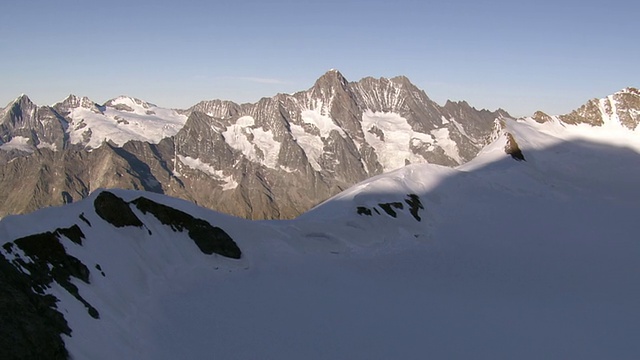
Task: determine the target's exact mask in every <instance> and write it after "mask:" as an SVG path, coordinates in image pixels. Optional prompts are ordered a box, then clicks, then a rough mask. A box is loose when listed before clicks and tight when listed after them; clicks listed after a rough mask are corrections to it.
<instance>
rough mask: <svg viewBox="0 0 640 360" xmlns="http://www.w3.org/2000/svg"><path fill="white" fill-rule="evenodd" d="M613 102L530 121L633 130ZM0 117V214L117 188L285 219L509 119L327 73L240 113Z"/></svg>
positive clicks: (399, 83) (208, 104) (469, 154)
mask: <svg viewBox="0 0 640 360" xmlns="http://www.w3.org/2000/svg"><path fill="white" fill-rule="evenodd" d="M612 96H613V97H612V98H611V99H609V100H606V101H605V102H599V100H598V101H596V100H593V101H591V102H590V103H589V104H590V105H589V104H587V105H585V109H583V110H580V109H578V110H576V111H577V115H572V114H569V115H566V116H560V117H551V116H549V115H546V114H542V113H540V114H537V115H536V118H540V119H555V120H554V121H560V122H563V123H567V124H574V123H589V124H599V123H602V122H603V121H604V120H602V119H604V117H603V116H605V115H604V114H605V113H606V114H613V112H615V114H616V117H615V119H619V120H620V122H621V123H623V124H628V127H633V126H634V124H637V107H636V105H637V103H636V102H635V99H636V97H637V90H634V89H631V88H630V89H626V90H625V91H622V92H620V93H619V94H616V95H612ZM607 104H608V105H607ZM613 105H615V108H614V107H613ZM601 109H602V111H600V110H601ZM603 111H604V112H603ZM0 116H1V119H2V120H1V122H0V139H1V140H2V144H1V145H0V185H1V187H0V200H1V201H0V204H2V205H0V216H5V215H7V214H15V213H23V212H29V211H33V210H35V209H37V208H40V207H43V206H49V205H59V204H63V203H67V202H73V201H77V200H79V199H82V198H84V197H86V196H88V195H89V194H90V193H91V192H92V191H93V190H95V189H97V188H101V187H103V188H111V187H119V188H127V189H143V190H148V191H153V192H158V193H163V194H167V195H171V196H176V197H180V198H183V199H187V200H190V201H194V202H197V203H198V204H200V205H203V206H206V207H209V208H212V209H216V210H219V211H222V212H225V213H228V214H233V215H238V216H241V217H246V218H252V219H271V218H279V219H282V218H292V217H295V216H297V215H299V214H301V213H303V212H304V211H306V210H308V209H309V208H311V207H313V206H314V205H316V204H318V203H319V202H321V201H323V200H325V199H327V198H329V197H330V196H332V195H335V194H337V193H338V192H340V191H341V190H343V189H345V188H348V187H349V186H351V185H353V184H355V183H357V182H359V181H362V180H364V179H367V178H370V177H372V176H375V175H379V174H382V173H385V172H389V171H393V170H396V169H399V168H401V167H404V166H406V165H408V164H417V163H431V164H439V165H445V166H459V165H461V164H464V163H466V162H468V161H470V160H472V159H474V158H475V157H476V156H477V154H478V153H479V152H480V151H481V150H482V149H483V148H485V147H486V146H487V145H488V144H489V143H491V141H492V140H494V139H495V138H496V136H498V134H499V133H500V129H502V128H503V126H504V123H505V122H506V121H508V120H509V119H511V116H510V115H509V114H508V113H506V112H505V111H503V110H497V111H489V110H478V109H476V108H474V107H472V106H471V105H469V104H468V103H466V102H447V103H446V104H445V105H444V106H440V105H438V104H437V103H435V102H434V101H432V100H431V99H430V98H429V97H428V96H427V94H426V93H425V92H424V91H422V90H421V89H419V88H417V87H416V86H415V85H414V84H412V83H411V81H410V80H409V79H408V78H406V77H403V76H399V77H394V78H391V79H387V78H373V77H367V78H364V79H361V80H360V81H357V82H349V81H348V80H347V79H345V77H344V76H343V75H342V74H341V73H340V72H339V71H336V70H330V71H328V72H327V73H325V74H324V75H322V76H321V77H320V78H319V79H318V80H317V81H316V82H315V84H314V85H313V86H312V87H311V88H309V89H307V90H303V91H299V92H297V93H295V94H291V95H288V94H278V95H275V96H273V97H266V98H263V99H261V100H260V101H258V102H256V103H249V104H236V103H234V102H231V101H224V100H210V101H201V102H199V103H197V104H196V105H194V106H193V107H191V108H189V109H184V110H172V109H165V108H162V107H159V106H156V105H153V104H150V103H147V102H145V101H143V100H140V99H135V98H130V97H126V96H121V97H118V98H115V99H112V100H109V101H107V102H106V103H104V104H102V105H99V104H96V103H95V102H93V101H91V100H90V99H88V98H80V97H76V96H70V97H68V98H67V99H65V100H64V101H62V102H60V103H58V104H55V105H54V106H52V107H48V106H43V107H37V106H36V105H34V104H32V103H31V102H30V101H27V100H26V99H25V100H21V101H16V102H13V103H11V104H9V105H8V106H7V107H6V108H5V109H3V110H2V111H1V112H0ZM612 116H613V115H611V116H609V118H607V119H614V117H612ZM598 119H600V120H598ZM25 179H28V181H25ZM52 184H55V185H52Z"/></svg>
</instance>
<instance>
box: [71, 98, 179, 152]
mask: <svg viewBox="0 0 640 360" xmlns="http://www.w3.org/2000/svg"><path fill="white" fill-rule="evenodd" d="M112 104H113V105H118V104H121V105H126V106H127V107H129V108H131V109H132V110H133V111H128V110H118V109H116V108H114V107H111V106H106V107H104V111H102V112H98V111H96V110H95V109H94V108H86V107H77V108H73V109H71V112H70V114H69V118H70V119H71V122H70V124H69V127H68V130H67V131H68V132H69V139H70V141H71V143H73V144H83V145H85V146H87V147H89V148H97V147H99V146H100V145H101V144H102V143H103V142H104V141H112V142H114V143H115V144H117V145H119V146H121V145H124V144H125V143H126V142H127V141H130V140H139V141H147V142H149V143H153V144H156V143H158V142H160V140H162V139H163V138H166V137H170V136H173V135H175V134H177V133H178V131H179V130H180V129H181V128H182V127H183V126H184V124H185V122H186V121H187V117H186V116H185V115H181V114H179V113H177V112H176V111H175V110H171V109H164V108H160V107H157V106H154V105H150V104H146V103H143V104H145V105H146V106H143V105H142V104H139V103H137V102H136V101H135V100H133V99H130V98H126V97H120V98H118V99H114V100H112Z"/></svg>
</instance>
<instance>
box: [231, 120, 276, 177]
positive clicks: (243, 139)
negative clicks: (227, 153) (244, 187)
mask: <svg viewBox="0 0 640 360" xmlns="http://www.w3.org/2000/svg"><path fill="white" fill-rule="evenodd" d="M222 136H224V138H225V140H226V142H227V144H229V146H231V147H232V148H234V149H236V150H238V151H240V152H242V154H243V155H244V156H246V157H247V159H249V160H251V161H254V162H260V163H263V164H264V165H265V166H266V167H269V168H272V169H275V168H276V167H277V164H278V156H279V154H280V146H281V145H282V144H281V143H280V142H279V141H277V140H276V139H275V138H274V136H273V131H271V130H268V131H265V130H264V129H263V128H256V127H255V119H254V118H252V117H251V116H242V117H240V118H239V119H238V120H237V121H236V123H235V124H233V125H230V126H229V127H228V128H227V130H226V131H224V132H223V133H222ZM248 136H251V137H252V138H253V140H252V141H250V140H249V137H248Z"/></svg>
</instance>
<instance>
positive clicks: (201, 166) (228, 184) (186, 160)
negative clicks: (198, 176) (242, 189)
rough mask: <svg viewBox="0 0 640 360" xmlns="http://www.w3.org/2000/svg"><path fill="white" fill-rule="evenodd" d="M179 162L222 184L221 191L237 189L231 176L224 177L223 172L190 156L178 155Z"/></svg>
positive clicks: (236, 184)
mask: <svg viewBox="0 0 640 360" xmlns="http://www.w3.org/2000/svg"><path fill="white" fill-rule="evenodd" d="M178 159H179V160H180V162H181V163H182V164H184V165H186V166H188V167H189V168H191V169H194V170H200V171H202V172H203V173H205V174H208V175H210V176H213V177H214V178H216V179H218V180H220V181H222V182H223V184H222V190H223V191H225V190H233V189H235V188H237V187H238V182H236V181H235V179H234V178H233V175H228V176H225V174H224V171H223V170H216V168H214V167H213V166H211V165H210V164H207V163H205V162H203V161H202V160H200V159H194V158H192V157H190V156H183V155H178Z"/></svg>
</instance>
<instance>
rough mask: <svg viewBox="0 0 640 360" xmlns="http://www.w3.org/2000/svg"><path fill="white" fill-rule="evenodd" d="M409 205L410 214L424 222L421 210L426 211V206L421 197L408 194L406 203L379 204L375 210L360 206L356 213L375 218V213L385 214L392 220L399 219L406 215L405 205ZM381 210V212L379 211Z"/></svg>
mask: <svg viewBox="0 0 640 360" xmlns="http://www.w3.org/2000/svg"><path fill="white" fill-rule="evenodd" d="M405 203H406V204H407V205H408V210H409V214H410V215H411V216H412V217H413V218H414V219H415V220H416V221H422V217H421V216H420V210H424V205H422V202H421V201H420V197H419V196H418V195H416V194H407V197H406V198H405V199H404V203H402V202H400V201H393V202H388V203H379V204H378V206H374V207H373V208H371V209H370V208H368V207H366V206H358V207H357V208H356V213H357V214H358V215H365V216H373V215H374V212H375V214H377V215H382V213H385V214H386V215H388V216H391V217H392V218H397V217H398V215H399V214H402V213H405V212H406V210H405V205H404V204H405ZM378 208H380V209H381V210H382V212H381V211H380V210H378Z"/></svg>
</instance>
